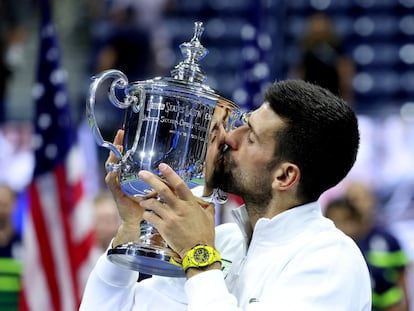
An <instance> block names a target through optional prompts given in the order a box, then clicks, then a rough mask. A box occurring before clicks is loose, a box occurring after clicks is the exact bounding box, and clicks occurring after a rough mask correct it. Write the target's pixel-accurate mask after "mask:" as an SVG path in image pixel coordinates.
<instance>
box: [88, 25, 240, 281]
mask: <svg viewBox="0 0 414 311" xmlns="http://www.w3.org/2000/svg"><path fill="white" fill-rule="evenodd" d="M202 32H203V26H202V23H201V22H196V23H195V27H194V36H193V38H192V39H191V41H190V42H186V43H183V44H181V45H180V48H181V52H182V53H183V55H184V57H185V59H184V60H183V61H182V62H180V63H179V64H178V65H177V66H175V67H174V68H173V70H172V71H171V77H157V78H154V79H149V80H145V81H136V82H132V83H129V82H128V78H127V77H126V76H125V74H124V73H122V72H121V71H119V70H115V69H111V70H107V71H104V72H102V73H100V74H99V75H97V76H96V77H94V78H93V81H92V83H91V85H90V88H89V97H88V100H87V116H88V120H89V125H90V128H91V130H92V133H93V136H94V138H95V141H96V143H97V144H98V146H101V147H104V148H107V149H109V150H110V151H112V152H113V153H114V154H115V156H116V157H117V160H118V162H117V163H114V164H111V165H110V166H108V167H107V170H109V171H116V172H119V174H120V175H119V176H120V184H121V188H122V190H123V191H124V192H125V193H126V194H127V195H130V196H145V195H146V194H148V193H149V192H151V188H150V187H149V186H148V185H147V184H146V183H145V182H143V181H142V180H140V178H139V177H138V172H139V171H140V170H148V171H151V172H153V173H154V174H156V175H158V176H160V177H161V178H162V176H161V174H160V172H159V171H158V165H159V164H160V163H166V164H168V165H169V166H171V167H172V169H174V171H175V172H176V173H177V174H178V175H179V176H180V177H181V178H182V179H183V180H184V181H185V182H186V184H187V185H188V187H189V188H190V189H192V188H194V187H197V186H199V185H202V184H203V182H204V176H203V164H204V160H205V157H206V152H207V147H208V137H209V134H210V128H211V125H212V122H213V120H214V122H215V123H217V122H220V123H221V124H222V125H223V126H224V127H225V129H230V128H232V127H233V125H234V123H235V122H236V121H237V120H238V119H239V118H240V115H241V113H240V110H239V107H238V106H237V105H236V104H234V103H233V102H232V101H230V100H228V99H226V98H224V97H223V96H221V95H219V94H218V93H217V92H216V91H214V90H213V89H211V88H210V87H209V86H208V85H206V84H204V83H203V82H204V80H205V75H204V73H203V71H202V69H201V68H200V66H199V63H198V62H199V60H201V59H202V58H203V57H204V56H205V55H206V54H207V50H206V49H205V48H204V47H203V46H202V45H201V43H200V41H199V39H200V36H201V34H202ZM104 81H105V83H106V82H108V81H109V82H110V86H109V89H108V98H109V100H110V102H111V103H112V104H113V105H114V106H115V107H117V108H120V109H125V118H124V123H123V129H124V131H125V134H124V140H123V151H122V153H121V152H120V151H119V150H118V149H117V148H116V147H115V146H114V145H113V144H112V143H110V142H108V141H105V140H104V139H103V137H102V135H101V133H100V130H99V127H98V125H97V122H96V118H95V112H94V107H95V104H96V93H97V91H98V89H99V88H100V87H101V86H102V84H103V82H104ZM107 255H108V258H109V259H110V260H111V261H112V262H114V263H116V264H118V265H120V266H123V267H126V268H129V269H132V270H135V271H139V272H141V273H145V274H151V275H154V274H155V275H162V276H169V277H184V276H185V274H184V271H183V269H182V267H181V266H180V265H179V264H177V263H176V262H175V261H174V257H175V256H174V255H175V253H174V251H173V250H172V249H171V248H170V247H169V246H168V245H167V244H166V242H165V241H164V239H163V238H162V237H161V236H160V234H159V233H158V232H157V230H156V229H155V228H154V227H153V226H152V225H151V224H149V223H148V222H146V221H143V222H142V223H141V225H140V228H137V240H136V241H131V242H129V243H126V244H122V245H120V246H117V247H115V248H113V249H110V250H109V251H108V253H107Z"/></svg>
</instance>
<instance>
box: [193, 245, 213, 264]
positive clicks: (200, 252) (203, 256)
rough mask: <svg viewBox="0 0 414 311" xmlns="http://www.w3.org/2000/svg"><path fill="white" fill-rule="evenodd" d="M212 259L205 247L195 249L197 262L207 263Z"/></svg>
mask: <svg viewBox="0 0 414 311" xmlns="http://www.w3.org/2000/svg"><path fill="white" fill-rule="evenodd" d="M209 259H210V254H209V253H208V251H207V250H206V249H204V248H198V249H196V250H195V251H194V260H195V261H196V262H197V263H199V264H200V263H205V262H207V261H208V260H209Z"/></svg>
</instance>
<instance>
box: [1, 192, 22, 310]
mask: <svg viewBox="0 0 414 311" xmlns="http://www.w3.org/2000/svg"><path fill="white" fill-rule="evenodd" d="M15 204H16V193H15V192H14V191H13V189H11V188H10V187H9V186H7V185H6V184H0V310H8V311H12V310H16V311H17V310H18V305H19V299H18V297H19V293H20V290H21V273H22V263H21V259H22V254H21V251H22V244H21V243H22V241H21V236H20V234H19V233H18V232H17V231H16V230H15V228H14V226H13V220H12V214H13V210H14V207H15Z"/></svg>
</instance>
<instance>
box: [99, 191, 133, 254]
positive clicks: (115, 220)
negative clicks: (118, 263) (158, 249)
mask: <svg viewBox="0 0 414 311" xmlns="http://www.w3.org/2000/svg"><path fill="white" fill-rule="evenodd" d="M93 206H94V209H93V211H94V214H95V218H94V219H95V237H96V239H95V241H96V249H97V251H98V253H99V256H100V255H101V254H102V253H103V252H104V251H105V250H106V249H107V248H108V246H109V243H110V242H111V240H112V239H113V238H114V236H115V235H116V232H117V230H118V227H119V224H120V218H119V215H118V208H117V207H116V204H115V201H114V199H113V197H112V194H111V193H110V192H101V193H99V194H98V195H97V196H96V197H95V199H94V201H93ZM137 232H138V228H137Z"/></svg>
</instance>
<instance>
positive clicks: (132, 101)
mask: <svg viewBox="0 0 414 311" xmlns="http://www.w3.org/2000/svg"><path fill="white" fill-rule="evenodd" d="M92 79H93V82H92V83H91V85H90V87H89V98H88V101H87V105H86V108H87V116H88V121H89V127H90V128H91V129H92V134H93V137H94V138H95V141H96V143H97V144H98V146H100V147H104V148H107V149H109V150H110V151H112V152H113V153H114V154H115V156H116V158H117V159H118V160H119V161H122V154H121V153H120V152H119V150H118V149H117V148H116V146H115V145H113V144H112V143H110V142H108V141H106V140H104V139H103V137H102V134H101V131H100V130H99V127H98V125H97V122H96V117H95V103H96V92H97V90H98V88H99V87H100V86H101V84H102V83H103V81H105V80H107V79H113V81H112V83H111V86H110V88H109V92H108V97H109V99H110V101H111V103H112V104H113V105H114V106H115V107H118V108H121V109H126V108H128V107H130V106H132V108H133V110H134V111H135V112H139V110H140V109H141V106H142V104H143V102H142V101H140V100H139V99H138V98H137V97H136V96H132V95H129V94H127V95H126V96H125V99H124V101H120V100H119V99H118V98H117V96H116V94H115V93H116V90H120V89H121V90H122V89H125V88H126V87H127V86H128V78H127V77H126V75H125V74H124V73H123V72H121V71H119V70H115V69H110V70H106V71H103V72H102V73H100V74H99V75H98V76H96V77H93V78H92ZM142 96H143V90H141V96H140V97H141V98H142ZM120 167H121V164H119V163H118V164H112V165H111V166H110V167H107V169H108V170H109V171H118V170H119V169H120Z"/></svg>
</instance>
